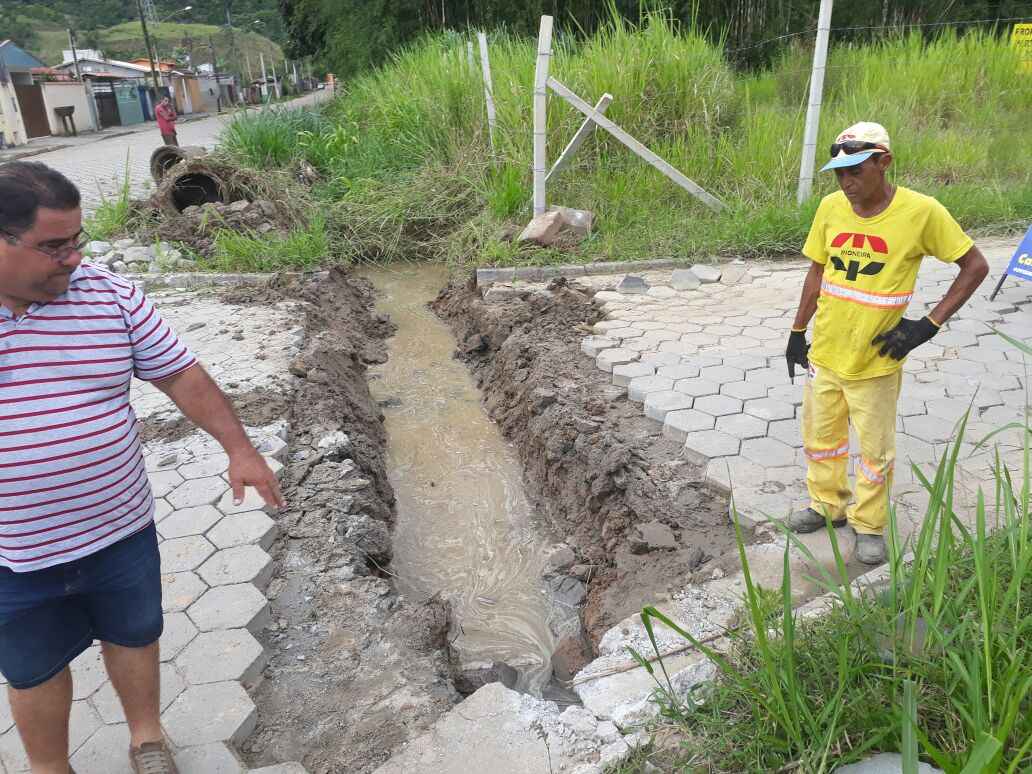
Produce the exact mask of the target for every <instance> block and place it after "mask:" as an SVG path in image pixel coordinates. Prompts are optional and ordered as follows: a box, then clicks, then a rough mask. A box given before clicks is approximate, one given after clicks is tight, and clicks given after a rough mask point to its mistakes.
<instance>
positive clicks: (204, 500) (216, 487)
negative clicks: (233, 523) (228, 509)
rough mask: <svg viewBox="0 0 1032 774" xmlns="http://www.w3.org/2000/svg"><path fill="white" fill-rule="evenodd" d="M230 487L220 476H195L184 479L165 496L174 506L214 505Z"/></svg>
mask: <svg viewBox="0 0 1032 774" xmlns="http://www.w3.org/2000/svg"><path fill="white" fill-rule="evenodd" d="M228 488H229V484H227V483H226V482H225V480H224V479H222V478H220V477H219V476H208V477H207V478H195V479H193V480H191V481H184V482H183V483H182V484H180V485H179V486H177V487H176V488H175V489H174V490H172V492H170V493H169V494H168V496H167V497H166V498H165V499H166V500H168V501H169V503H171V505H172V507H173V508H176V509H179V508H192V507H194V506H196V505H213V504H214V503H215V502H216V501H217V500H218V499H219V498H220V497H221V496H222V493H223V492H225V491H226V490H227V489H228Z"/></svg>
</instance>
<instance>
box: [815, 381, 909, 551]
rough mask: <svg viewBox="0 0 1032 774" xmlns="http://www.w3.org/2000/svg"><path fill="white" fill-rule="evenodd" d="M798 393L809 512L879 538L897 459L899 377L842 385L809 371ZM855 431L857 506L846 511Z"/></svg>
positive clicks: (843, 383) (883, 525)
mask: <svg viewBox="0 0 1032 774" xmlns="http://www.w3.org/2000/svg"><path fill="white" fill-rule="evenodd" d="M811 372H812V373H811V374H810V375H809V376H808V377H807V379H806V384H805V386H804V388H803V428H802V429H803V448H804V451H805V452H806V459H807V465H806V486H807V489H808V490H809V493H810V507H811V508H813V509H814V510H815V511H817V512H818V513H822V514H823V513H827V515H828V516H830V517H831V518H832V519H840V518H842V516H843V515H845V516H846V517H847V518H848V520H849V523H850V524H851V525H852V526H853V528H854V529H855V530H856V531H857V532H867V533H873V534H880V533H881V532H882V531H883V530H884V528H885V522H886V520H887V518H888V504H889V493H890V491H891V490H892V468H893V464H894V463H895V459H896V402H897V400H898V399H899V391H900V385H901V384H902V381H903V371H902V370H899V371H896V372H895V373H891V374H886V375H885V376H876V377H874V378H873V379H841V378H839V377H838V376H836V375H835V374H833V373H831V372H830V371H828V370H826V369H824V368H817V367H814V368H812V369H811ZM850 424H852V425H853V427H854V428H855V429H856V434H857V437H858V438H859V440H860V455H859V456H858V457H857V458H856V466H855V469H856V474H857V475H856V500H855V502H854V503H853V504H852V505H850V504H849V500H850V495H851V493H850V491H849V479H848V476H847V473H848V464H849V425H850Z"/></svg>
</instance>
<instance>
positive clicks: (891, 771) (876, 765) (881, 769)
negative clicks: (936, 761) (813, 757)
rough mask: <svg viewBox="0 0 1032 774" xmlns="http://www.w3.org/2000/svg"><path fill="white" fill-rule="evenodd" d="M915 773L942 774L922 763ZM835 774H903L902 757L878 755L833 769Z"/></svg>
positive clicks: (888, 754)
mask: <svg viewBox="0 0 1032 774" xmlns="http://www.w3.org/2000/svg"><path fill="white" fill-rule="evenodd" d="M917 771H918V774H942V769H937V768H935V767H934V766H932V765H930V764H927V763H923V762H921V763H918V764H917ZM835 774H903V756H902V755H900V754H899V753H878V754H877V755H875V756H873V757H871V758H868V759H867V760H864V761H860V762H859V763H851V764H849V765H848V766H840V767H839V768H837V769H835Z"/></svg>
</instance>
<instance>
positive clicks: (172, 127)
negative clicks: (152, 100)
mask: <svg viewBox="0 0 1032 774" xmlns="http://www.w3.org/2000/svg"><path fill="white" fill-rule="evenodd" d="M154 115H155V117H156V118H157V119H158V131H159V132H161V139H162V140H164V141H165V145H179V138H178V137H176V118H177V117H178V116H176V109H175V108H174V107H173V106H172V100H170V99H169V98H168V97H162V98H161V102H159V103H158V107H157V109H156V110H155V111H154Z"/></svg>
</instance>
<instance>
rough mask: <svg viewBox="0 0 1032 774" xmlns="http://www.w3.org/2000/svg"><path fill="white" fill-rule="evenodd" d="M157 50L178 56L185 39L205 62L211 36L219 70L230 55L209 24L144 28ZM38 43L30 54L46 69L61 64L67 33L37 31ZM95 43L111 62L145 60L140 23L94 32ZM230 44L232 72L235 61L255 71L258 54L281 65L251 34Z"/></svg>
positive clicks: (274, 51)
mask: <svg viewBox="0 0 1032 774" xmlns="http://www.w3.org/2000/svg"><path fill="white" fill-rule="evenodd" d="M147 29H148V31H149V32H150V33H151V36H152V38H153V39H154V41H155V45H156V46H157V48H158V56H160V57H163V58H164V57H168V56H170V55H172V54H173V52H178V53H179V54H182V53H184V52H185V51H186V49H187V48H188V44H187V38H188V37H190V38H193V41H194V56H195V59H196V61H198V62H201V61H207V60H208V53H207V45H208V37H209V36H211V37H212V38H213V39H214V43H215V56H216V58H217V60H218V62H219V65H220V66H221V67H225V63H226V61H227V57H228V56H229V53H230V47H229V39H228V36H227V34H226V30H225V28H224V27H216V26H215V25H212V24H181V23H177V22H163V23H161V24H151V25H148V27H147ZM37 35H38V37H39V43H38V44H37V45H36V46H34V47H33V48H32V49H30V50H32V53H33V54H35V55H36V56H38V57H39V58H40V59H42V60H43V61H44V62H45V63H46V64H48V65H54V64H59V63H60V62H61V51H62V50H64V49H67V48H68V33H67V32H66V31H65V30H64V29H59V28H57V27H56V26H50V28H49V29H48V28H46V27H43V28H37ZM96 37H97V42H98V43H99V45H100V49H101V50H102V51H104V53H106V54H107V55H108V56H110V57H112V58H114V59H131V58H135V57H138V56H146V47H145V46H144V43H143V32H142V31H141V29H140V23H139V22H137V21H131V22H124V23H122V24H117V25H115V26H114V27H108V28H107V29H102V30H98V31H97V32H96ZM233 37H234V43H235V45H236V50H237V54H236V57H235V58H234V59H233V63H234V64H233V65H232V69H234V70H236V69H237V65H236V64H235V63H236V61H237V60H239V63H240V64H239V67H240V69H242V70H244V71H245V72H246V67H247V65H246V60H247V57H248V56H249V57H250V58H251V62H252V67H254V68H255V69H257V64H258V55H259V53H261V54H264V55H265V59H266V61H270V60H275V61H277V62H282V61H283V49H281V48H280V47H279V46H278V45H277V44H276V43H273V42H272V41H271V40H269V39H268V38H266V37H263V36H262V35H259V34H257V33H254V32H242V31H240V30H234V33H233ZM79 45H80V46H82V47H83V48H86V47H87V45H86V42H85V41H84V40H83V35H82V34H81V33H80V36H79Z"/></svg>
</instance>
